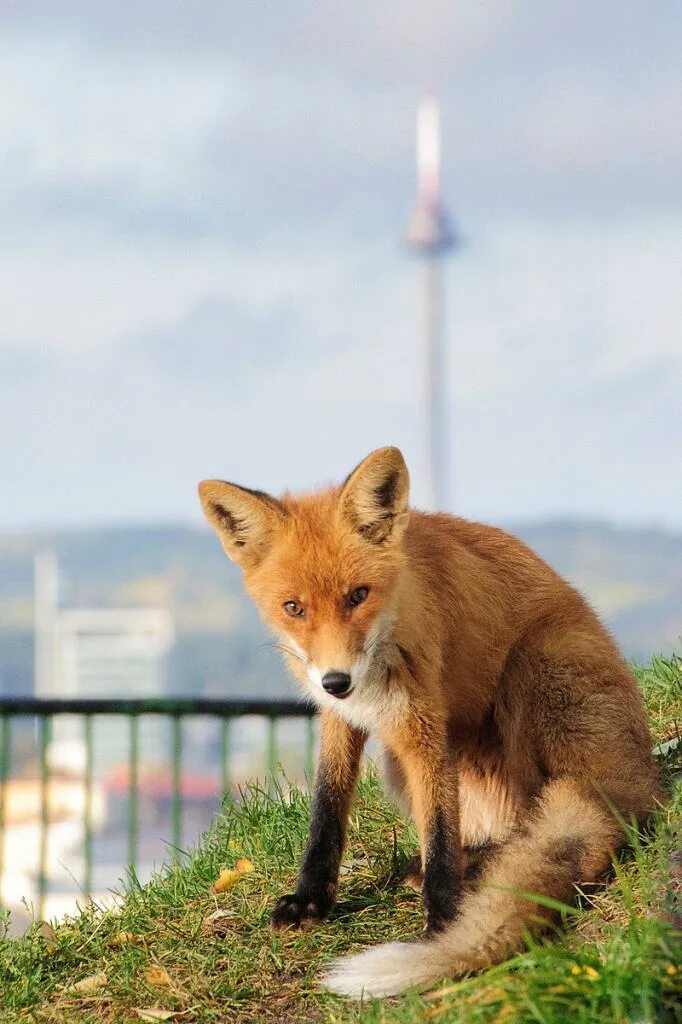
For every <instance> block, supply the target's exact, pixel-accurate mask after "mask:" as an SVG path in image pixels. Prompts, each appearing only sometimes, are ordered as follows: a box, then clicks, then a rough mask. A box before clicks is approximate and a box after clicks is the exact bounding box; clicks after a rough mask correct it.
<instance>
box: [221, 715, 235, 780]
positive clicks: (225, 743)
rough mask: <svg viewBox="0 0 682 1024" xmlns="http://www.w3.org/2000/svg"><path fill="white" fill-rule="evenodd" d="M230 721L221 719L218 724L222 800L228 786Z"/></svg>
mask: <svg viewBox="0 0 682 1024" xmlns="http://www.w3.org/2000/svg"><path fill="white" fill-rule="evenodd" d="M231 726H232V721H231V719H229V718H223V719H221V725H220V788H221V791H222V792H221V797H222V799H223V800H224V799H225V797H226V796H227V793H228V790H229V788H230V738H231V737H230V729H231Z"/></svg>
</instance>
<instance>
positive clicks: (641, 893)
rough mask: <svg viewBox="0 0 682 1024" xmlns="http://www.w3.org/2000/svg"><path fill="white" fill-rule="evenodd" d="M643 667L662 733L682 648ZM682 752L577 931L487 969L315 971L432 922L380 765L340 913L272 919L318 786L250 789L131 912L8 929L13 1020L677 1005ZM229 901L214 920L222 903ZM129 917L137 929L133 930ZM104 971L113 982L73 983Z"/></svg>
mask: <svg viewBox="0 0 682 1024" xmlns="http://www.w3.org/2000/svg"><path fill="white" fill-rule="evenodd" d="M637 672H638V676H639V679H640V681H641V683H642V686H643V688H644V690H645V695H646V700H647V706H648V709H649V713H650V715H651V720H652V725H653V729H654V732H655V738H656V741H657V742H661V741H662V740H666V739H669V738H671V737H674V736H675V735H677V734H679V727H680V726H679V716H680V712H681V708H682V663H680V662H679V660H678V659H673V660H670V661H666V660H663V659H657V660H655V661H654V662H653V663H652V664H651V665H650V666H648V667H646V668H644V669H640V670H637ZM676 717H677V720H676ZM677 756H678V755H677ZM675 757H676V754H675V752H672V753H668V754H667V755H666V756H665V758H664V759H663V760H664V765H663V768H664V778H665V779H666V781H667V786H668V789H669V791H670V792H671V793H672V797H671V801H670V803H669V804H668V805H667V806H666V807H665V809H663V810H661V811H660V812H659V813H658V815H657V816H656V821H655V827H654V828H653V829H652V830H650V831H649V832H648V833H647V835H645V836H638V835H636V834H635V835H634V836H633V849H632V850H631V851H630V852H629V853H627V854H626V855H624V856H623V857H622V858H621V859H620V860H619V862H618V864H617V865H616V870H615V877H614V878H613V880H612V881H611V882H610V883H609V884H608V885H605V886H603V887H602V888H601V889H597V890H595V891H593V892H592V893H591V894H590V895H589V896H587V895H585V896H584V898H583V899H582V901H581V908H580V910H579V912H578V914H577V915H576V916H575V917H574V918H572V924H571V926H570V928H569V929H568V931H566V932H565V933H563V934H561V935H557V936H553V937H550V938H549V939H547V940H545V941H543V942H538V943H536V944H533V945H530V946H529V948H528V949H527V950H526V951H525V952H523V953H522V954H520V955H518V956H517V957H515V958H514V960H513V961H510V962H508V963H506V964H503V965H500V966H499V967H496V968H494V969H492V970H489V971H487V972H485V973H483V974H481V975H478V976H474V977H471V978H468V979H465V980H463V981H459V982H448V981H445V982H443V983H442V984H441V985H440V986H438V988H437V989H436V990H434V991H432V992H430V993H426V994H422V995H416V994H410V995H408V996H406V997H403V998H400V999H390V1000H377V1001H374V1002H369V1003H366V1004H365V1005H361V1006H360V1005H357V1004H352V1003H345V1002H344V1001H342V1000H340V999H337V998H335V997H333V996H329V995H327V994H326V993H324V992H323V991H322V990H321V989H320V988H319V987H318V984H317V976H318V974H319V971H320V968H321V967H322V965H323V964H324V963H325V961H327V960H328V959H330V958H331V957H333V956H336V955H338V954H341V953H345V952H347V951H350V950H356V949H360V948H362V947H364V946H367V945H370V944H374V943H377V942H381V941H385V940H387V939H394V938H396V937H399V938H407V937H411V936H414V935H417V934H418V933H419V932H420V930H421V927H422V913H421V907H420V899H419V897H418V896H417V895H416V894H415V893H413V892H412V891H411V890H409V889H407V888H404V887H401V886H400V885H398V884H397V883H396V881H395V876H396V873H397V870H398V869H399V867H400V866H401V865H402V864H403V863H404V862H405V861H406V859H407V858H408V857H409V856H410V855H411V854H412V853H413V852H414V851H415V849H416V839H415V835H414V833H413V831H412V828H411V827H410V826H408V825H406V824H405V823H404V822H403V821H401V820H400V819H399V818H397V817H396V815H395V812H394V811H393V809H392V808H391V806H390V805H389V804H388V803H387V802H386V801H385V800H384V798H383V796H382V795H381V791H380V788H379V785H378V783H377V781H376V779H375V777H374V775H373V774H372V773H371V772H370V773H368V775H367V776H366V777H365V778H364V779H363V781H362V785H361V788H360V795H359V798H358V800H357V802H356V804H355V808H354V811H353V814H352V819H351V827H350V835H349V845H348V850H347V852H346V856H345V860H344V865H343V869H342V878H341V884H340V891H339V903H338V906H337V908H336V911H335V912H334V914H333V917H332V919H331V920H330V921H328V922H327V923H326V924H324V925H321V926H320V927H318V928H315V929H313V930H310V931H306V932H303V933H272V932H271V930H270V928H269V912H270V908H271V906H272V904H273V902H274V900H275V898H276V897H277V896H279V895H281V894H282V893H284V892H289V891H291V890H292V888H293V886H294V883H295V877H296V869H297V867H298V863H299V859H300V855H301V850H302V847H303V844H304V842H305V837H306V831H307V825H308V799H307V796H305V795H303V794H301V793H300V792H297V791H294V792H290V793H287V794H286V795H284V794H282V793H275V794H268V793H267V792H264V791H263V790H261V789H259V788H257V787H254V788H252V789H251V790H250V791H249V792H248V793H247V794H246V795H245V800H244V802H243V804H241V805H240V806H234V807H230V808H227V809H226V812H225V814H224V816H222V817H221V818H220V819H219V820H218V821H217V822H216V824H215V826H214V828H213V829H212V830H211V832H210V833H209V834H208V835H207V836H206V837H205V838H204V840H203V841H202V843H201V844H200V846H199V848H198V849H197V851H196V852H195V853H193V854H191V855H189V856H187V858H186V859H185V861H184V863H183V864H182V865H179V866H176V867H172V868H169V869H167V870H166V871H165V872H163V873H161V874H160V875H159V876H158V877H157V878H156V879H155V880H154V881H152V882H151V883H150V884H149V885H146V886H144V887H140V886H138V885H136V884H135V883H134V882H130V883H129V884H128V885H127V887H126V893H125V900H124V903H123V906H122V909H121V910H120V912H119V913H114V912H111V911H109V912H103V911H100V910H98V909H97V908H90V909H88V910H87V911H85V912H84V913H83V914H82V915H81V916H80V917H78V918H76V919H73V920H70V921H68V922H65V923H63V924H61V925H59V926H58V927H55V928H54V929H45V928H44V927H43V928H41V927H40V926H38V925H36V926H35V927H34V928H33V929H32V930H31V931H30V932H29V933H28V934H27V935H26V936H25V937H24V938H22V939H20V940H10V939H2V940H0V1021H2V1024H10V1022H11V1024H14V1022H17V1024H19V1022H29V1021H30V1022H36V1024H41V1022H45V1024H48V1022H49V1024H53V1022H54V1024H56V1022H60V1024H61V1022H66V1024H81V1022H86V1021H87V1022H103V1024H109V1022H119V1021H121V1022H126V1021H131V1022H132V1021H135V1020H140V1019H144V1017H142V1018H141V1017H140V1015H139V1014H138V1012H137V1011H138V1010H140V1009H143V1008H157V1009H162V1010H166V1011H168V1012H169V1013H171V1012H172V1013H173V1016H172V1017H170V1018H168V1019H173V1020H177V1021H181V1022H185V1021H186V1022H195V1021H197V1022H198V1021H202V1022H216V1024H218V1022H220V1024H223V1022H226V1021H230V1022H235V1024H246V1022H247V1021H248V1022H249V1024H259V1022H269V1021H278V1022H279V1024H289V1022H299V1021H300V1022H309V1021H327V1022H330V1024H342V1022H343V1024H349V1022H353V1021H355V1022H358V1021H362V1022H364V1024H370V1022H373V1024H408V1022H412V1021H424V1022H428V1021H437V1022H439V1024H451V1022H455V1021H457V1022H460V1021H466V1022H469V1021H470V1022H476V1024H484V1022H506V1024H526V1022H528V1024H530V1022H533V1024H558V1022H563V1021H567V1022H568V1021H570V1022H571V1024H583V1022H584V1024H588V1022H589V1024H595V1022H604V1024H606V1022H612V1021H613V1022H626V1021H627V1022H632V1024H635V1022H652V1024H653V1022H654V1021H656V1022H663V1021H673V1020H675V1019H677V1018H676V1017H675V1012H676V1005H677V1003H678V1001H679V1000H680V998H681V997H682V963H681V960H682V951H681V948H680V935H679V932H676V931H675V928H674V923H675V920H676V917H675V915H676V913H677V914H679V913H680V910H679V906H678V907H677V908H676V907H675V900H676V899H679V897H680V888H681V883H682V879H681V877H680V873H682V865H680V863H679V860H675V858H674V857H671V852H677V853H678V856H679V851H680V850H681V849H682V835H680V818H681V814H680V812H681V811H682V787H680V786H679V784H678V785H677V786H675V784H674V778H673V773H674V771H675V767H676V766H675ZM677 767H678V768H679V763H678V765H677ZM240 857H245V858H248V859H249V860H251V861H252V862H253V865H254V868H255V870H254V871H253V872H252V873H250V874H246V875H244V876H243V877H242V879H241V880H240V881H239V882H238V884H237V885H236V886H235V888H234V889H232V890H231V891H230V892H226V893H222V894H220V895H216V894H215V893H213V892H212V889H211V886H212V883H213V882H214V881H215V879H216V878H217V876H218V874H219V872H220V870H221V869H222V868H224V867H232V866H234V864H235V862H236V860H237V859H238V858H240ZM671 865H672V866H673V867H675V868H676V871H677V876H676V877H675V878H671V874H670V872H671ZM218 910H220V911H222V912H223V913H222V915H221V917H220V919H219V921H218V922H217V924H216V922H215V921H213V922H211V920H210V917H211V915H213V914H214V913H215V912H216V911H218ZM677 921H678V923H679V918H677ZM217 931H219V932H220V934H216V932H217ZM121 933H131V934H132V935H134V936H135V937H136V939H135V941H134V942H132V941H122V939H121ZM155 966H156V967H162V968H164V969H165V971H166V972H167V975H168V976H169V978H170V981H171V985H170V986H169V985H165V986H158V985H154V984H152V983H150V981H149V980H148V979H147V974H148V972H149V970H150V969H151V968H153V967H155ZM96 975H100V979H99V980H100V982H101V985H100V987H98V988H96V989H93V990H91V991H81V992H74V991H69V986H72V985H73V984H74V983H76V982H78V981H80V980H82V979H84V978H88V977H92V976H96ZM148 1019H150V1018H148Z"/></svg>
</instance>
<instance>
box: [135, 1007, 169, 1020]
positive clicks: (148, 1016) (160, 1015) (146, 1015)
mask: <svg viewBox="0 0 682 1024" xmlns="http://www.w3.org/2000/svg"><path fill="white" fill-rule="evenodd" d="M135 1013H136V1014H137V1016H138V1017H139V1018H140V1020H146V1021H155V1020H173V1017H175V1010H157V1008H156V1007H155V1006H150V1007H149V1008H146V1007H142V1008H140V1009H136V1010H135Z"/></svg>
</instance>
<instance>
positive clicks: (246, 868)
mask: <svg viewBox="0 0 682 1024" xmlns="http://www.w3.org/2000/svg"><path fill="white" fill-rule="evenodd" d="M235 868H236V869H237V871H238V872H239V874H240V875H248V874H250V873H251V872H252V871H255V870H256V869H255V868H254V866H253V864H252V863H251V861H250V860H248V859H247V858H246V857H240V858H239V860H238V861H237V863H236V864H235Z"/></svg>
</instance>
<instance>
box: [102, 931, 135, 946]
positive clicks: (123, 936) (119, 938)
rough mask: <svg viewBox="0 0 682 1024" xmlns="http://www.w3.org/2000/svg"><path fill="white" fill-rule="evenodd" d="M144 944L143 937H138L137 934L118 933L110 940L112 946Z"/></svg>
mask: <svg viewBox="0 0 682 1024" xmlns="http://www.w3.org/2000/svg"><path fill="white" fill-rule="evenodd" d="M140 942H142V936H141V935H136V934H135V932H116V934H115V935H112V936H111V938H110V939H109V944H110V945H111V946H137V945H138V944H139V943H140Z"/></svg>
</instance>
